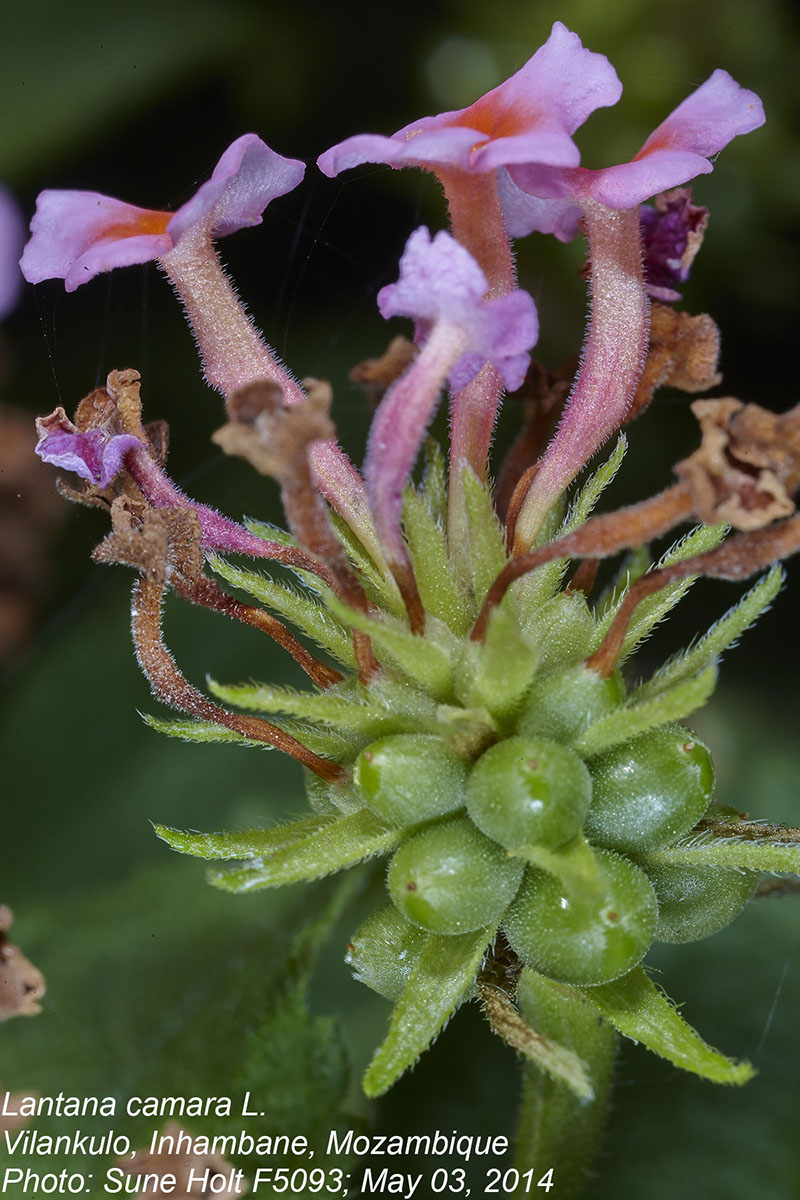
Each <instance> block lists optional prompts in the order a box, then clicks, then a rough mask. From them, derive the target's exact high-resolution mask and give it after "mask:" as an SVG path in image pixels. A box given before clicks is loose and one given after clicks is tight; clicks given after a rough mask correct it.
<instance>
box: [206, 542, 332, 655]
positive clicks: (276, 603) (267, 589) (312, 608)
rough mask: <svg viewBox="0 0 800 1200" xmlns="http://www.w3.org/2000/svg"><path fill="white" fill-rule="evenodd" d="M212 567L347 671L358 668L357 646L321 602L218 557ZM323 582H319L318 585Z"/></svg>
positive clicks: (213, 556) (212, 559)
mask: <svg viewBox="0 0 800 1200" xmlns="http://www.w3.org/2000/svg"><path fill="white" fill-rule="evenodd" d="M208 563H209V566H210V567H211V568H212V570H214V571H215V572H216V573H217V575H219V576H221V578H222V579H224V580H225V582H226V583H229V584H230V585H231V586H232V587H236V588H241V590H242V591H243V592H247V593H248V594H249V595H250V596H252V597H253V598H254V599H255V600H258V601H259V603H260V604H263V605H264V606H265V607H266V608H269V609H271V610H272V612H275V613H278V614H279V615H280V616H282V617H285V618H286V619H287V620H288V621H291V623H292V624H293V625H294V626H295V628H296V629H298V630H299V631H300V632H301V633H304V634H306V635H307V636H308V637H310V638H312V639H313V640H314V641H315V642H316V643H317V645H318V646H320V647H321V648H322V649H323V650H327V652H328V654H330V655H332V656H333V657H334V658H335V659H336V660H337V661H338V662H340V663H343V664H344V665H345V666H346V667H354V666H355V661H356V660H355V655H354V654H353V646H352V643H351V641H350V638H349V636H348V634H347V631H346V630H345V629H343V628H342V626H341V625H340V624H339V622H338V621H336V620H335V619H334V618H333V617H332V616H331V614H330V613H329V612H328V610H327V609H326V608H324V607H323V606H322V604H320V602H319V600H316V599H313V598H312V597H311V596H310V595H303V593H302V592H299V591H297V590H296V589H294V588H291V587H288V586H287V585H286V584H284V583H277V582H276V581H275V580H274V579H270V578H268V576H266V575H262V574H261V572H260V571H248V570H246V569H245V568H243V567H236V566H234V565H233V564H232V563H229V562H228V561H227V560H226V559H224V558H220V556H219V555H217V554H210V555H209V556H208ZM317 582H319V581H317Z"/></svg>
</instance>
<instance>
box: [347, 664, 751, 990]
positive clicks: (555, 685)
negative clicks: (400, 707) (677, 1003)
mask: <svg viewBox="0 0 800 1200" xmlns="http://www.w3.org/2000/svg"><path fill="white" fill-rule="evenodd" d="M544 683H545V686H544V687H543V688H542V689H541V690H537V691H536V693H535V695H534V696H533V697H532V699H531V702H530V704H529V705H527V706H526V707H525V709H523V711H522V713H521V715H520V718H519V721H518V724H517V731H516V733H515V734H514V735H513V736H510V737H507V738H504V739H503V740H502V741H498V742H496V743H495V744H494V745H492V746H490V747H489V748H488V749H486V750H485V751H484V752H483V753H482V754H481V755H480V756H479V757H478V758H477V759H476V761H474V762H472V763H470V762H467V761H465V759H464V758H463V757H461V756H460V755H459V754H457V753H456V752H455V751H454V750H453V749H452V748H451V747H450V746H449V745H448V744H447V742H446V741H444V740H443V739H442V738H440V737H438V736H436V735H434V734H420V733H411V734H395V735H392V736H388V737H384V738H380V739H378V740H377V741H375V742H372V743H371V744H370V745H369V746H367V747H366V749H364V750H362V752H361V753H360V755H359V756H358V759H357V760H356V764H355V770H354V784H355V788H356V790H357V792H358V794H359V795H360V796H361V797H362V799H363V802H364V804H365V805H366V807H367V808H369V809H370V810H371V811H372V812H373V813H375V815H376V816H378V817H380V818H381V819H382V820H383V821H385V822H387V823H388V824H396V825H402V826H404V827H408V826H411V829H410V832H409V833H408V835H407V836H406V837H405V838H404V840H403V841H402V842H401V844H400V846H399V847H398V848H397V849H396V850H395V852H394V855H393V857H392V858H391V860H390V863H389V869H388V876H387V883H388V889H389V894H390V896H391V899H392V901H393V905H394V909H393V910H392V909H390V908H387V909H384V910H382V912H381V913H379V914H377V915H376V916H374V917H372V918H371V919H370V920H369V921H368V922H367V925H366V926H365V927H364V928H363V929H362V930H361V931H360V932H359V934H358V935H356V938H355V939H354V947H355V950H354V951H353V953H352V957H353V961H354V963H355V965H356V969H357V972H358V974H359V976H360V977H361V978H362V979H363V980H364V982H366V983H368V984H370V986H372V987H374V988H375V989H376V990H377V991H379V992H381V993H383V994H387V995H390V996H394V995H395V994H396V992H397V985H398V983H399V982H400V981H401V980H402V978H403V976H404V974H405V973H406V972H407V971H408V970H409V969H410V967H411V965H412V964H413V961H414V958H415V952H417V953H418V951H419V948H420V945H421V937H420V931H423V930H424V931H427V932H429V933H435V934H461V933H468V932H471V931H473V930H477V929H480V928H482V927H485V926H498V925H502V928H503V930H504V932H505V935H506V937H507V939H508V941H509V943H510V945H511V947H512V948H513V949H514V950H515V951H516V953H517V954H518V956H519V957H520V959H521V960H522V961H523V962H524V963H526V964H527V965H529V966H532V967H534V968H535V969H536V970H537V971H540V972H542V973H543V974H546V975H548V976H550V977H551V978H554V979H557V980H560V981H562V982H564V983H572V984H579V985H592V984H600V983H607V982H610V981H611V980H613V979H616V978H618V977H619V976H620V975H623V974H624V973H625V972H627V971H628V970H630V969H631V968H632V967H633V966H635V965H636V964H637V963H638V962H639V961H640V960H641V959H642V958H643V956H644V955H645V953H646V952H647V950H648V949H649V947H650V945H651V944H652V943H653V941H654V940H661V941H668V942H686V941H692V940H694V939H697V938H702V937H706V936H707V935H708V934H711V933H713V932H715V931H716V930H717V929H719V928H721V927H722V926H723V925H725V924H727V923H728V922H729V921H730V920H732V919H733V917H734V916H735V915H736V914H737V912H738V911H739V910H740V909H741V907H742V906H743V905H744V903H745V902H746V900H747V899H748V897H749V895H750V894H751V893H752V890H753V879H752V875H750V874H749V873H743V874H739V873H737V872H724V873H723V874H724V876H725V877H726V884H727V886H726V887H724V888H723V889H722V890H720V888H719V887H718V886H717V882H718V881H716V880H715V881H714V886H710V882H706V880H705V879H704V874H707V873H703V872H698V871H693V870H692V868H689V867H671V868H670V867H663V866H662V867H659V868H650V869H649V870H648V868H647V867H646V866H642V865H639V864H638V863H637V855H639V856H641V855H644V854H646V852H648V851H652V850H658V849H661V848H663V847H665V846H667V845H669V844H671V843H672V842H675V841H676V840H677V839H678V838H679V837H681V836H682V835H684V834H686V833H687V832H688V831H689V830H690V829H692V828H693V827H694V826H695V825H696V823H697V822H698V820H700V818H701V817H702V816H703V814H704V813H705V812H706V810H707V809H708V807H709V804H710V803H711V798H712V791H713V783H714V770H713V766H712V762H711V757H710V755H709V752H708V750H707V748H706V746H705V745H703V743H702V742H701V741H700V740H699V739H698V738H697V737H696V736H695V735H693V734H692V733H690V732H689V731H688V730H687V729H686V728H683V727H681V726H667V727H664V728H660V729H656V730H653V731H652V732H650V733H647V734H644V735H643V736H641V737H637V738H635V739H634V740H633V741H630V742H627V743H623V744H622V745H620V746H617V747H615V748H614V749H612V750H610V751H608V752H607V753H602V754H599V755H598V756H596V757H594V758H591V759H589V760H588V761H587V760H585V759H584V758H583V757H581V755H580V754H579V753H577V751H576V750H575V749H573V748H572V747H571V745H570V744H569V742H570V740H574V738H575V737H576V735H577V734H578V733H579V732H580V731H581V730H582V728H583V727H584V726H585V724H586V723H587V720H588V718H589V717H590V716H591V717H597V716H599V715H601V714H603V713H605V712H607V711H609V710H610V709H612V708H613V707H615V706H617V705H619V704H620V703H621V702H622V701H623V699H624V687H623V685H622V683H621V680H620V679H619V677H618V676H614V677H612V678H611V679H608V680H603V679H601V678H599V677H598V676H597V675H595V674H594V673H593V672H592V671H590V670H587V669H584V668H580V669H579V671H577V672H576V670H574V669H569V670H567V671H563V672H559V673H558V674H556V675H554V676H553V677H551V678H550V679H547V680H545V681H544ZM398 918H399V919H398ZM389 945H391V946H392V947H393V948H394V958H393V960H392V961H387V955H386V947H387V946H389ZM398 967H400V968H402V969H401V970H398Z"/></svg>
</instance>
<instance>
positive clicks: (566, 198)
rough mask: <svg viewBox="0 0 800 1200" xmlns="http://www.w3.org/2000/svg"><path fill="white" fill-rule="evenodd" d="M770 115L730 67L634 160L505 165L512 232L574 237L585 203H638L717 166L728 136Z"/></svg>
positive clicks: (503, 186) (747, 130) (679, 111)
mask: <svg viewBox="0 0 800 1200" xmlns="http://www.w3.org/2000/svg"><path fill="white" fill-rule="evenodd" d="M763 123H764V109H763V106H762V104H761V101H760V100H759V98H758V96H756V94H755V92H750V91H748V90H747V89H746V88H742V87H740V86H739V84H738V83H736V81H735V80H734V79H732V78H731V76H730V75H729V74H728V72H727V71H714V73H713V75H711V76H710V78H709V79H707V80H706V81H705V83H703V84H701V86H700V87H699V88H697V90H696V91H694V92H692V94H691V95H690V96H687V98H686V99H685V100H684V101H683V103H682V104H679V105H678V107H677V108H676V109H675V111H674V112H672V113H671V114H670V115H669V116H668V117H667V119H666V120H665V121H662V123H661V124H660V125H659V126H658V128H657V129H656V130H654V132H653V133H651V135H650V137H649V138H648V139H647V141H646V142H645V143H644V145H643V146H642V148H641V149H640V150H639V151H638V153H637V154H635V155H634V157H633V158H632V159H631V161H630V162H627V163H620V164H619V165H617V166H613V167H604V168H602V169H600V170H588V169H587V168H585V167H571V168H570V167H568V168H559V167H547V166H541V165H540V164H538V163H533V162H532V163H529V164H526V165H517V166H511V167H510V169H509V171H508V174H507V175H505V174H504V173H503V172H501V176H502V178H501V181H500V190H501V198H502V201H503V209H504V212H505V215H506V225H507V228H508V231H509V233H510V234H511V235H512V237H520V236H522V235H524V234H527V233H531V232H532V231H533V230H537V231H538V232H540V233H554V234H555V235H556V237H558V238H560V239H561V240H562V241H568V240H569V239H570V238H572V237H574V235H575V234H576V233H577V231H578V226H579V222H580V219H581V215H582V205H584V204H585V203H587V202H588V201H592V200H594V201H597V202H599V203H600V204H603V205H605V206H606V207H607V208H614V209H625V208H635V207H636V206H637V205H638V204H641V203H642V202H643V201H645V200H648V199H649V198H650V197H651V196H655V195H657V194H658V193H659V192H663V191H665V190H667V189H668V188H674V187H678V186H679V185H680V184H683V183H687V182H688V181H689V180H690V179H694V178H695V177H696V176H697V175H704V174H707V173H708V172H709V171H711V170H713V165H712V163H711V161H710V159H711V157H712V156H713V155H714V154H717V153H718V152H719V151H720V150H722V149H723V148H724V147H725V146H727V144H728V142H730V141H731V140H732V139H733V138H735V137H738V136H739V135H740V134H743V133H750V132H752V130H754V129H757V128H758V127H759V126H760V125H763Z"/></svg>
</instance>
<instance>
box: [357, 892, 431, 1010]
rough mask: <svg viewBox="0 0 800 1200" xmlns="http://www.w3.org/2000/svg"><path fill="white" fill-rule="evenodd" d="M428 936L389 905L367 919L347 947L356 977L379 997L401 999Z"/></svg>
mask: <svg viewBox="0 0 800 1200" xmlns="http://www.w3.org/2000/svg"><path fill="white" fill-rule="evenodd" d="M425 936H426V935H425V934H424V933H423V931H422V930H421V929H418V928H417V926H416V925H412V924H411V923H410V922H409V921H407V920H406V919H405V917H404V916H403V915H402V914H401V913H399V912H398V911H397V909H396V908H395V906H394V905H393V904H387V905H385V907H383V908H380V909H378V911H377V912H374V913H372V915H371V916H369V917H367V919H366V921H365V922H364V924H363V925H362V926H361V928H360V929H359V930H358V932H357V933H355V934H354V935H353V940H352V941H351V943H350V945H349V946H348V947H347V954H346V956H345V962H347V963H349V965H350V966H351V967H352V968H353V976H354V978H355V979H358V980H359V981H360V982H361V983H365V984H366V985H367V987H369V988H372V990H373V992H377V993H378V995H379V996H385V997H386V999H387V1000H399V999H400V996H401V995H402V993H403V989H404V988H405V986H406V984H407V983H408V977H409V975H410V974H411V971H412V969H413V967H414V964H415V963H416V961H417V959H418V958H419V955H420V951H421V950H422V947H423V945H424V944H425Z"/></svg>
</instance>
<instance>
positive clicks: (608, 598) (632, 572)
mask: <svg viewBox="0 0 800 1200" xmlns="http://www.w3.org/2000/svg"><path fill="white" fill-rule="evenodd" d="M652 565H653V560H652V558H651V556H650V550H649V547H647V546H636V547H635V548H634V549H633V550H629V551H628V553H627V554H626V555H625V558H624V560H623V562H622V565H621V566H620V568H619V570H618V571H617V572H616V573H615V575H614V576H613V578H612V579H611V582H610V583H609V584H608V585H607V586H606V587H605V588H603V591H602V592H601V593H600V596H599V598H598V600H597V603H596V604H595V606H594V611H595V616H596V617H597V619H598V621H600V622H602V627H603V630H604V631H605V630H607V628H608V621H607V618H608V616H609V613H611V614H614V615H615V614H616V612H617V609H618V608H619V604H620V601H621V600H622V597H623V596H624V595H625V593H626V592H627V591H628V590H629V589H630V588H631V587H632V586H633V584H634V583H636V580H637V579H641V577H642V575H644V573H645V572H646V571H649V570H650V568H651V566H652Z"/></svg>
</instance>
